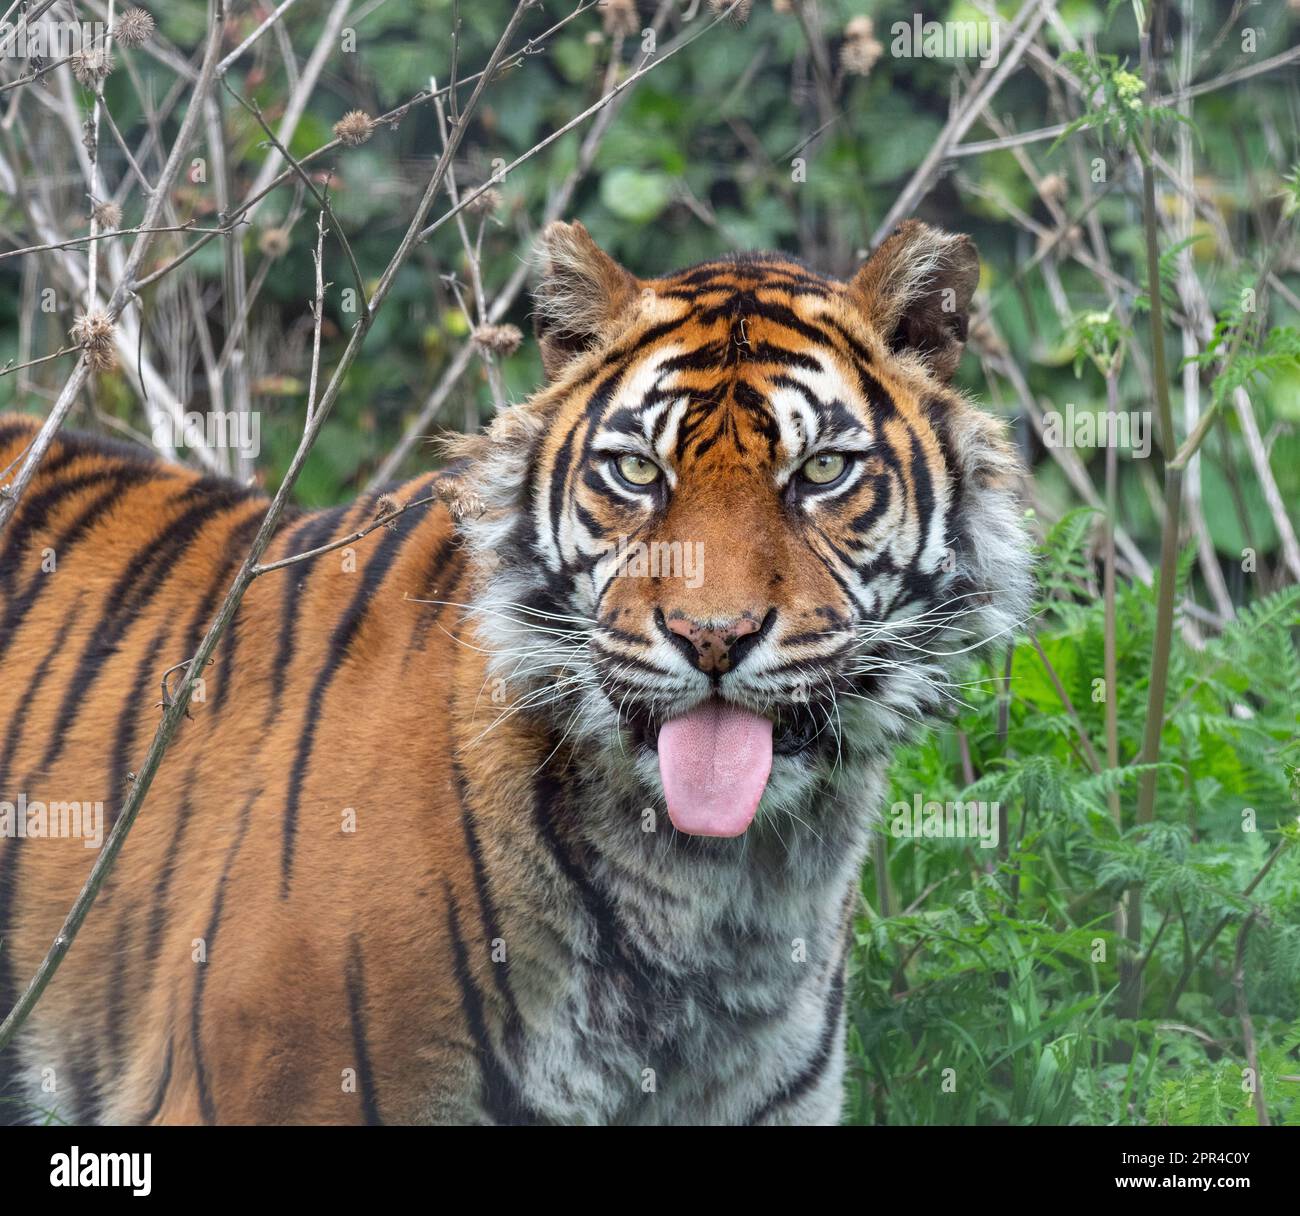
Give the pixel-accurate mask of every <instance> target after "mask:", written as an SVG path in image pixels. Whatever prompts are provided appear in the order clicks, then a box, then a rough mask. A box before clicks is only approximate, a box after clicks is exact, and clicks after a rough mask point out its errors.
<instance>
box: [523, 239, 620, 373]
mask: <svg viewBox="0 0 1300 1216" xmlns="http://www.w3.org/2000/svg"><path fill="white" fill-rule="evenodd" d="M537 256H538V262H539V263H540V266H541V275H540V278H539V280H538V284H537V288H536V290H535V291H534V293H533V324H534V329H535V332H536V334H537V343H538V346H540V347H541V352H542V367H543V368H544V369H545V371H546V377H547V379H548V380H554V379H555V378H556V377H557V376H558V375H559V374H560V373H561V372H562V371H563V370H564V368H565V366H566V365H568V364H569V363H570V362H571V361H572V360H573V359H575V358H577V357H578V356H579V355H581V354H583V353H584V352H585V351H587V350H589V349H590V348H591V347H593V346H596V345H599V344H600V342H601V341H602V340H604V339H605V338H607V337H610V336H612V333H611V331H612V330H613V328H614V323H615V322H616V321H617V320H618V318H619V317H620V316H621V315H622V313H623V312H624V311H625V310H626V309H627V308H628V307H629V306H630V305H631V304H632V302H633V301H634V300H635V299H636V297H637V293H638V291H639V290H640V285H639V284H638V283H637V281H636V279H635V278H634V277H633V276H632V275H631V274H630V273H629V272H628V271H626V270H624V269H623V267H622V266H620V265H619V264H618V263H617V262H616V261H614V259H613V258H611V257H610V256H609V254H607V253H606V252H605V251H604V250H603V249H601V247H600V246H599V245H597V244H596V242H595V241H593V240H592V239H591V234H590V233H589V232H588V231H587V230H586V228H584V227H583V226H582V224H581V223H578V222H577V221H574V222H573V223H572V224H563V223H559V222H558V221H557V222H556V223H553V224H548V225H547V226H546V228H545V229H544V230H543V232H542V235H541V238H540V240H539V242H538V247H537Z"/></svg>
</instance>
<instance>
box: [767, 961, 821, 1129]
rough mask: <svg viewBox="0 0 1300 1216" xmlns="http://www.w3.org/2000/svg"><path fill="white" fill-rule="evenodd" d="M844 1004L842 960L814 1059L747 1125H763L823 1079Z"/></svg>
mask: <svg viewBox="0 0 1300 1216" xmlns="http://www.w3.org/2000/svg"><path fill="white" fill-rule="evenodd" d="M843 1004H844V960H843V958H841V960H840V962H839V964H838V965H837V966H836V968H835V974H834V976H833V977H832V978H831V983H830V989H829V991H828V992H827V994H826V1004H825V1006H824V1007H823V1008H824V1014H823V1017H824V1020H823V1022H822V1033H821V1038H820V1039H819V1041H818V1043H817V1050H816V1051H815V1052H814V1053H813V1057H812V1059H811V1060H809V1061H808V1063H807V1064H806V1065H805V1066H804V1068H803V1070H802V1071H801V1072H800V1073H799V1074H798V1075H797V1076H795V1077H794V1078H792V1079H791V1080H790V1081H788V1082H786V1084H785V1085H783V1086H782V1087H781V1088H780V1089H779V1090H777V1091H776V1093H774V1094H773V1095H772V1096H771V1097H770V1098H768V1100H767V1101H766V1102H764V1103H763V1105H762V1106H760V1107H759V1108H758V1109H757V1110H756V1111H755V1112H754V1113H753V1114H752V1115H751V1116H750V1117H749V1118H748V1119H747V1120H746V1123H749V1124H754V1123H761V1122H763V1120H765V1119H768V1118H770V1117H771V1116H772V1115H773V1114H775V1113H776V1111H777V1110H778V1109H779V1108H781V1107H783V1106H788V1105H790V1104H791V1103H793V1102H797V1101H798V1100H799V1099H800V1098H802V1097H803V1096H804V1095H805V1094H806V1093H808V1091H809V1090H811V1089H812V1088H813V1086H814V1085H816V1084H817V1082H818V1081H819V1080H821V1077H822V1075H823V1074H824V1073H825V1071H826V1067H827V1065H828V1064H829V1063H830V1059H831V1053H832V1052H833V1050H834V1047H835V1033H836V1031H837V1029H838V1028H839V1023H840V1010H841V1008H842V1006H843Z"/></svg>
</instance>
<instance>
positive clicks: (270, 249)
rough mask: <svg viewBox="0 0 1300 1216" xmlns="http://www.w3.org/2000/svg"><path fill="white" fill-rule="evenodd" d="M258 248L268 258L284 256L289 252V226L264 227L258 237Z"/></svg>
mask: <svg viewBox="0 0 1300 1216" xmlns="http://www.w3.org/2000/svg"><path fill="white" fill-rule="evenodd" d="M257 247H258V249H259V250H260V251H261V252H262V253H263V254H265V255H266V256H267V257H268V258H282V257H284V255H285V254H286V253H288V252H289V230H288V229H287V228H263V229H262V231H261V233H260V234H259V235H258V238H257Z"/></svg>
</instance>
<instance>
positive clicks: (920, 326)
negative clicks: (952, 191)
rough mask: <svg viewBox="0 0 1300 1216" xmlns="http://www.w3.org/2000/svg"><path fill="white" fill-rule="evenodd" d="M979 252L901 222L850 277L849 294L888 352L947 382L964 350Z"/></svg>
mask: <svg viewBox="0 0 1300 1216" xmlns="http://www.w3.org/2000/svg"><path fill="white" fill-rule="evenodd" d="M979 277H980V259H979V253H978V252H977V250H976V249H975V242H974V241H972V240H971V239H970V237H968V236H962V235H959V234H956V233H952V232H943V231H941V230H940V229H938V228H931V227H930V226H929V225H928V224H923V223H921V222H920V220H904V221H903V222H902V223H901V224H899V226H898V227H897V228H895V229H894V231H893V232H892V233H891V234H890V236H889V237H888V238H887V239H886V240H885V241H883V242H882V243H881V244H880V246H879V247H878V248H877V249H876V250H875V252H874V253H872V255H871V256H870V257H869V258H868V259H867V261H866V262H865V263H864V264H863V266H862V269H861V270H859V271H858V273H857V274H856V275H854V276H853V279H852V281H851V282H850V283H849V291H850V293H851V295H853V296H855V297H856V299H857V302H858V304H859V306H860V307H861V308H862V309H863V311H864V313H865V314H866V319H867V321H868V322H869V323H870V325H871V326H872V328H874V329H875V331H876V332H877V333H878V334H879V335H880V336H881V338H882V339H883V340H884V342H885V344H886V345H887V346H888V347H889V349H890V350H892V351H895V352H902V351H911V352H913V353H915V354H917V355H919V356H920V357H921V359H922V360H923V361H924V362H925V363H926V365H927V366H928V367H929V369H930V371H931V372H932V373H933V374H934V375H935V376H937V377H938V378H939V379H940V380H945V381H947V380H950V379H952V375H953V373H954V372H955V371H956V370H957V364H958V363H960V362H961V352H962V349H963V347H965V345H966V327H967V324H968V322H969V319H970V302H971V297H972V296H973V295H974V294H975V287H976V284H977V283H978V282H979Z"/></svg>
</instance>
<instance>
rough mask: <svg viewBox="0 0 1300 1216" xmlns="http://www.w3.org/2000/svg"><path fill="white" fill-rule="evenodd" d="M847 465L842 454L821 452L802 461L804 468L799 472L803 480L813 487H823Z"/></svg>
mask: <svg viewBox="0 0 1300 1216" xmlns="http://www.w3.org/2000/svg"><path fill="white" fill-rule="evenodd" d="M847 465H848V461H847V460H846V459H845V457H844V456H843V454H842V453H840V452H822V453H821V454H820V455H817V456H813V457H811V458H810V459H808V460H806V461H804V466H803V468H802V469H800V470H799V471H800V472H801V473H802V474H803V476H804V478H805V480H807V481H811V482H812V483H813V485H815V486H825V485H829V484H830V483H831V482H832V481H834V480H835V479H836V478H837V477H839V476H840V475H841V474H842V473H843V472H844V470H845V468H846V467H847Z"/></svg>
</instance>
